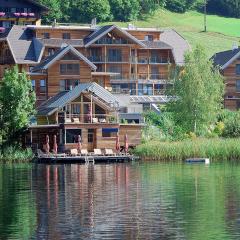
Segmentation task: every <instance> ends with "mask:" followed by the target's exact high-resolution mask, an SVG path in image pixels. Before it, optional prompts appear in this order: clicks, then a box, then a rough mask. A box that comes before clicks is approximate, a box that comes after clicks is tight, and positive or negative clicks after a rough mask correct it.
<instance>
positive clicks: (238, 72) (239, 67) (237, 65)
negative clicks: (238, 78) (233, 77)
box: [236, 64, 240, 75]
mask: <svg viewBox="0 0 240 240" xmlns="http://www.w3.org/2000/svg"><path fill="white" fill-rule="evenodd" d="M236 74H237V75H240V64H236Z"/></svg>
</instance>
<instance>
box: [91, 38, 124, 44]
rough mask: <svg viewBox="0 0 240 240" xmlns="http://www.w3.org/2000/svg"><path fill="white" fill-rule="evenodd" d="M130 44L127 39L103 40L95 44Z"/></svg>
mask: <svg viewBox="0 0 240 240" xmlns="http://www.w3.org/2000/svg"><path fill="white" fill-rule="evenodd" d="M128 43H129V42H128V41H127V40H126V39H122V38H119V39H111V38H102V39H99V40H98V41H96V42H95V44H128Z"/></svg>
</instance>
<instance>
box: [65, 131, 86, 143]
mask: <svg viewBox="0 0 240 240" xmlns="http://www.w3.org/2000/svg"><path fill="white" fill-rule="evenodd" d="M78 135H80V136H81V135H82V130H81V129H66V143H76V142H77V136H78Z"/></svg>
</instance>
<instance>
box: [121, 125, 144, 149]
mask: <svg viewBox="0 0 240 240" xmlns="http://www.w3.org/2000/svg"><path fill="white" fill-rule="evenodd" d="M142 128H143V125H138V124H121V125H120V131H119V133H120V134H119V137H120V144H121V146H124V136H125V135H126V134H127V136H128V144H129V146H130V147H135V146H137V145H139V144H140V143H141V136H142Z"/></svg>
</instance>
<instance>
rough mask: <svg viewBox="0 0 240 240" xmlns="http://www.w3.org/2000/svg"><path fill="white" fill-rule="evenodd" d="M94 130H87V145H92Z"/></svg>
mask: <svg viewBox="0 0 240 240" xmlns="http://www.w3.org/2000/svg"><path fill="white" fill-rule="evenodd" d="M93 139H94V129H88V143H93Z"/></svg>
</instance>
